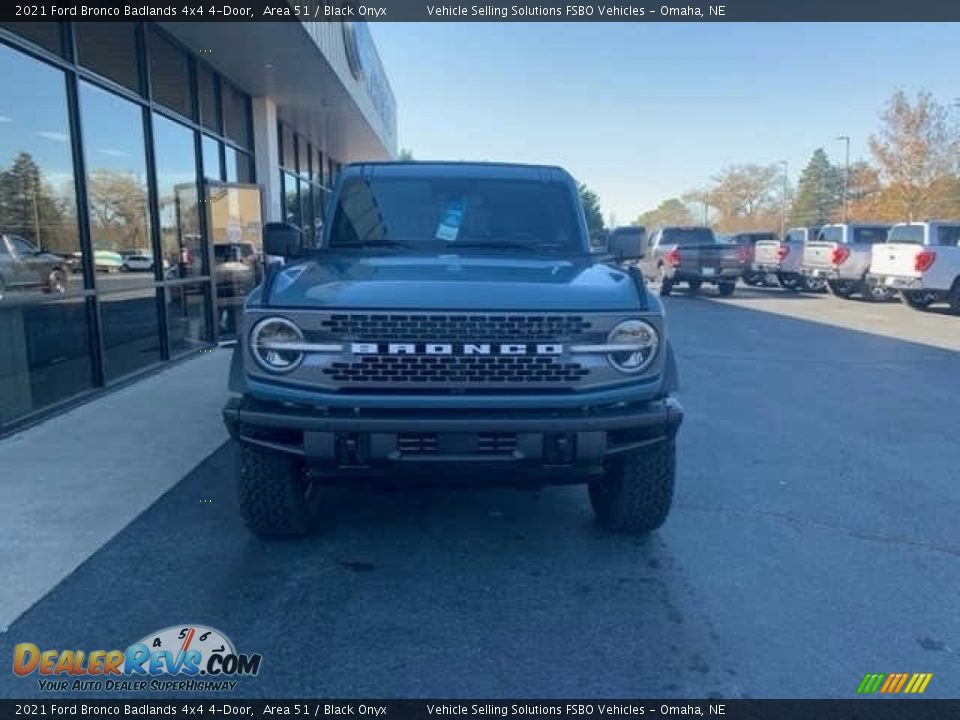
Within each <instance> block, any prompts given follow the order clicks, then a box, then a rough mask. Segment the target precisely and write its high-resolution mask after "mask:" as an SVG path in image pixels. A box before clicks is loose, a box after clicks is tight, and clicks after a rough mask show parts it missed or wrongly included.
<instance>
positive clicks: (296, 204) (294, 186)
mask: <svg viewBox="0 0 960 720" xmlns="http://www.w3.org/2000/svg"><path fill="white" fill-rule="evenodd" d="M299 184H300V181H299V180H298V179H297V176H296V175H291V174H290V173H284V176H283V194H284V208H285V216H286V222H288V223H293V224H294V225H297V226H301V227H302V225H301V218H300V193H299V192H298V187H299Z"/></svg>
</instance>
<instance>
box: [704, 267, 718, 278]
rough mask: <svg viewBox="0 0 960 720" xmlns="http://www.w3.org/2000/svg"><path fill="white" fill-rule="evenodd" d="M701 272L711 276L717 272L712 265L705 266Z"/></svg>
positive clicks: (705, 275)
mask: <svg viewBox="0 0 960 720" xmlns="http://www.w3.org/2000/svg"><path fill="white" fill-rule="evenodd" d="M702 272H703V276H704V277H713V276H715V275H716V274H717V271H716V268H712V267H705V268H703V271H702Z"/></svg>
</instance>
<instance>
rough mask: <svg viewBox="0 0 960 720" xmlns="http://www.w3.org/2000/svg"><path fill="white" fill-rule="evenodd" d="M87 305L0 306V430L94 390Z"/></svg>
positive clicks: (59, 302)
mask: <svg viewBox="0 0 960 720" xmlns="http://www.w3.org/2000/svg"><path fill="white" fill-rule="evenodd" d="M89 332H90V326H89V312H88V301H87V300H84V299H83V298H68V299H63V300H57V301H55V302H47V303H20V304H13V305H6V304H0V337H2V338H3V339H4V341H3V342H0V426H2V425H6V424H9V423H10V422H12V421H14V420H16V419H18V418H21V417H23V416H24V415H27V414H29V413H31V412H36V411H37V410H40V409H43V408H44V407H47V406H49V405H52V404H53V403H56V402H59V401H61V400H66V399H67V398H69V397H72V396H73V395H76V394H78V393H80V392H83V391H84V390H88V389H90V388H92V387H93V384H94V377H93V367H92V364H91V359H90V334H89Z"/></svg>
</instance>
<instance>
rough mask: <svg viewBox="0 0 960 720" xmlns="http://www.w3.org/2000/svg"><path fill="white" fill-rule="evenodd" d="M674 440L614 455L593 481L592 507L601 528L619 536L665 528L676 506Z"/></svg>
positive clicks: (675, 455)
mask: <svg viewBox="0 0 960 720" xmlns="http://www.w3.org/2000/svg"><path fill="white" fill-rule="evenodd" d="M676 466H677V450H676V444H675V442H674V440H673V439H672V438H671V439H670V440H665V441H664V442H662V443H658V444H657V445H654V446H652V447H647V448H642V449H640V450H633V451H631V452H627V453H624V454H623V455H619V456H614V457H613V458H611V460H610V461H609V463H608V465H607V469H606V472H605V473H604V475H603V476H602V477H600V478H597V479H596V480H593V481H591V482H590V485H589V486H588V489H589V492H590V504H591V505H592V506H593V512H594V513H595V514H596V516H597V520H598V521H599V522H600V525H601V526H602V527H603V528H605V529H607V530H612V531H613V532H618V533H633V534H639V533H648V532H651V531H652V530H656V529H657V528H658V527H660V526H661V525H663V523H664V521H665V520H666V519H667V515H668V514H669V513H670V505H671V504H672V503H673V487H674V478H675V475H676Z"/></svg>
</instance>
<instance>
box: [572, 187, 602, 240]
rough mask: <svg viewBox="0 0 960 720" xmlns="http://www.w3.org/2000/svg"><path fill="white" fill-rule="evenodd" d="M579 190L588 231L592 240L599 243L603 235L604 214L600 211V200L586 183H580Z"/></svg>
mask: <svg viewBox="0 0 960 720" xmlns="http://www.w3.org/2000/svg"><path fill="white" fill-rule="evenodd" d="M577 190H578V192H579V193H580V203H581V204H582V205H583V214H584V216H585V217H586V220H587V231H588V232H589V233H590V239H591V240H594V241H597V240H599V238H600V235H601V234H602V233H603V213H602V212H601V211H600V198H599V197H597V194H596V193H595V192H594V191H593V190H591V189H590V188H588V187H587V186H586V184H584V183H579V184H578V185H577Z"/></svg>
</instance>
